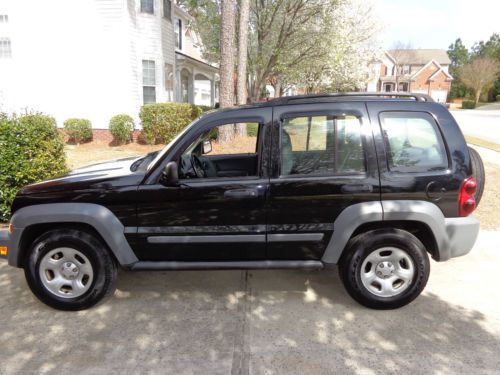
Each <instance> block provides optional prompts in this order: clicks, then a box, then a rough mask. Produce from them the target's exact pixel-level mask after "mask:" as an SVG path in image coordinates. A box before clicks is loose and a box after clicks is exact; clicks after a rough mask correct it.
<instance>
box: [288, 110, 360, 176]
mask: <svg viewBox="0 0 500 375" xmlns="http://www.w3.org/2000/svg"><path fill="white" fill-rule="evenodd" d="M364 172H366V163H365V154H364V150H363V145H362V140H361V122H360V120H359V119H358V118H357V117H355V116H303V117H290V118H285V119H283V121H282V126H281V175H282V176H289V175H336V174H359V173H364Z"/></svg>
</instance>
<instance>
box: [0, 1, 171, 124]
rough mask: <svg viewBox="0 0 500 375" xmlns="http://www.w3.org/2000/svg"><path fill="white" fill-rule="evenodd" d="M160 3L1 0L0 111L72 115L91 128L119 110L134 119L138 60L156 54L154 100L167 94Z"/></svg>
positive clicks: (166, 41)
mask: <svg viewBox="0 0 500 375" xmlns="http://www.w3.org/2000/svg"><path fill="white" fill-rule="evenodd" d="M162 3H163V2H162V0H156V1H155V14H154V15H149V14H143V13H140V0H72V1H68V0H51V1H39V0H22V1H21V0H2V1H1V2H0V14H8V15H9V24H8V26H7V27H8V29H6V28H4V30H2V29H0V37H2V36H8V37H10V38H11V41H12V54H13V56H12V58H11V59H0V111H8V112H12V111H21V110H25V109H28V110H36V111H42V112H45V113H48V114H50V115H53V116H54V117H56V119H57V121H58V125H60V126H61V125H62V123H63V121H64V120H65V119H67V118H69V117H84V118H88V119H90V120H91V121H92V124H93V126H94V127H95V128H107V126H108V122H109V119H110V117H111V116H113V115H115V114H118V113H128V114H130V115H132V116H134V117H135V118H136V119H138V112H139V109H140V106H141V105H142V63H141V60H143V59H151V60H154V61H155V62H156V84H157V101H164V100H165V98H166V94H165V90H164V77H163V66H164V62H165V61H167V62H170V63H171V64H173V63H174V56H175V55H174V48H173V29H172V26H171V24H170V22H169V21H167V20H165V19H164V18H163V9H162V5H163V4H162ZM2 33H3V34H4V35H2ZM6 34H8V35H6Z"/></svg>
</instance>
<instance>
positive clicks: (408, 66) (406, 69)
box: [402, 65, 410, 74]
mask: <svg viewBox="0 0 500 375" xmlns="http://www.w3.org/2000/svg"><path fill="white" fill-rule="evenodd" d="M402 72H403V74H410V65H403V69H402Z"/></svg>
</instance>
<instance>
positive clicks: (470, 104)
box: [462, 100, 476, 109]
mask: <svg viewBox="0 0 500 375" xmlns="http://www.w3.org/2000/svg"><path fill="white" fill-rule="evenodd" d="M474 108H476V102H474V101H472V100H464V101H463V102H462V109H474Z"/></svg>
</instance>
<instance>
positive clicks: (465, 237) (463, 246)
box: [440, 216, 479, 260]
mask: <svg viewBox="0 0 500 375" xmlns="http://www.w3.org/2000/svg"><path fill="white" fill-rule="evenodd" d="M444 221H445V227H446V235H447V236H448V241H447V244H446V245H445V246H443V247H444V249H443V248H442V249H441V254H440V255H441V259H440V260H447V259H450V258H456V257H459V256H462V255H465V254H467V253H469V252H470V251H471V250H472V248H473V247H474V244H475V242H476V239H477V235H478V234H479V220H477V219H476V218H475V217H474V216H467V217H454V218H446V219H445V220H444Z"/></svg>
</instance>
